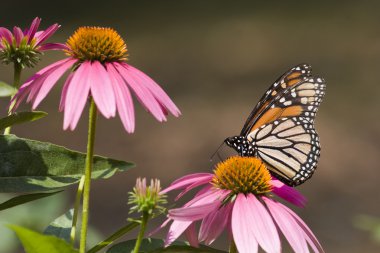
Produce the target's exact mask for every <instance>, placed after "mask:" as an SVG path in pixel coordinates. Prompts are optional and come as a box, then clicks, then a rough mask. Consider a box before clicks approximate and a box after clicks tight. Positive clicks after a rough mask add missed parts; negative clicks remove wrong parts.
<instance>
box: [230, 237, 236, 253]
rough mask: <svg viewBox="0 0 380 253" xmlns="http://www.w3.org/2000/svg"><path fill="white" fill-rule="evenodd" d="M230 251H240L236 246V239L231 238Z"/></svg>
mask: <svg viewBox="0 0 380 253" xmlns="http://www.w3.org/2000/svg"><path fill="white" fill-rule="evenodd" d="M229 252H230V253H238V250H237V248H236V244H235V241H234V239H232V240H231V244H230V250H229Z"/></svg>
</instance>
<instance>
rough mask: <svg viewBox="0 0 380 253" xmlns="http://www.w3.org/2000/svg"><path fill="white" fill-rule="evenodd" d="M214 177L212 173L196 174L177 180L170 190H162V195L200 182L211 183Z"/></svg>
mask: <svg viewBox="0 0 380 253" xmlns="http://www.w3.org/2000/svg"><path fill="white" fill-rule="evenodd" d="M213 176H214V175H213V174H210V173H195V174H190V175H186V176H184V177H181V178H179V179H177V180H175V181H174V182H173V183H172V184H171V185H170V186H169V187H168V188H166V189H164V190H162V191H161V193H162V194H164V193H167V192H169V191H172V190H176V189H183V188H185V187H187V186H188V185H192V184H194V183H195V182H198V181H207V180H208V181H209V180H211V179H212V177H213Z"/></svg>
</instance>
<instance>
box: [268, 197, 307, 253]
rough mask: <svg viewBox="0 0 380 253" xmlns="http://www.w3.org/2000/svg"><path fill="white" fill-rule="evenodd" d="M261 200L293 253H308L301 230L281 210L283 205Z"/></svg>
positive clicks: (288, 215) (270, 200) (285, 212)
mask: <svg viewBox="0 0 380 253" xmlns="http://www.w3.org/2000/svg"><path fill="white" fill-rule="evenodd" d="M262 199H263V200H264V202H265V204H266V206H267V207H268V209H269V211H270V213H271V214H272V217H273V218H274V220H275V221H276V223H277V225H278V227H279V228H280V230H281V231H282V233H283V235H284V236H285V238H286V239H287V240H288V242H289V244H290V246H291V247H292V248H293V250H294V252H296V253H309V249H308V247H307V243H306V240H305V237H304V234H303V233H302V230H300V227H299V225H298V223H297V222H296V221H295V220H294V219H293V217H292V216H291V215H290V214H289V213H288V212H287V211H286V210H285V209H284V208H283V205H282V204H281V203H278V202H276V201H274V200H272V199H269V198H266V197H263V198H262Z"/></svg>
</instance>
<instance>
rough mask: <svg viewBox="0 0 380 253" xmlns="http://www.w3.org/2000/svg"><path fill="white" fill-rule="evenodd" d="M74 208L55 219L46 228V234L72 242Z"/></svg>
mask: <svg viewBox="0 0 380 253" xmlns="http://www.w3.org/2000/svg"><path fill="white" fill-rule="evenodd" d="M73 214H74V209H73V208H71V209H70V210H69V211H67V212H66V213H64V214H63V215H61V216H59V217H58V218H57V219H55V220H54V221H53V222H52V223H50V224H49V226H48V227H47V228H46V229H45V231H44V234H45V235H54V236H56V237H58V238H61V239H63V240H65V241H66V242H70V232H71V224H72V222H73Z"/></svg>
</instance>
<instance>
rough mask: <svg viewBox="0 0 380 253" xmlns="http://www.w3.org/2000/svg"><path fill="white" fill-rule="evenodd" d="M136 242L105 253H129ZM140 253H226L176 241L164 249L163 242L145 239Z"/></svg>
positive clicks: (112, 248)
mask: <svg viewBox="0 0 380 253" xmlns="http://www.w3.org/2000/svg"><path fill="white" fill-rule="evenodd" d="M135 243H136V240H129V241H125V242H121V243H118V244H115V245H114V246H112V247H111V248H109V249H108V250H107V253H130V252H131V251H132V250H133V249H134V247H135ZM139 252H140V253H160V252H168V253H190V252H197V253H226V252H225V251H221V250H217V249H213V248H210V247H207V246H204V245H200V247H199V248H194V247H191V246H189V245H187V243H185V242H180V241H176V242H174V243H173V245H171V246H169V247H167V248H164V241H163V240H162V239H154V238H146V239H143V240H142V242H141V247H140V250H139Z"/></svg>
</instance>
